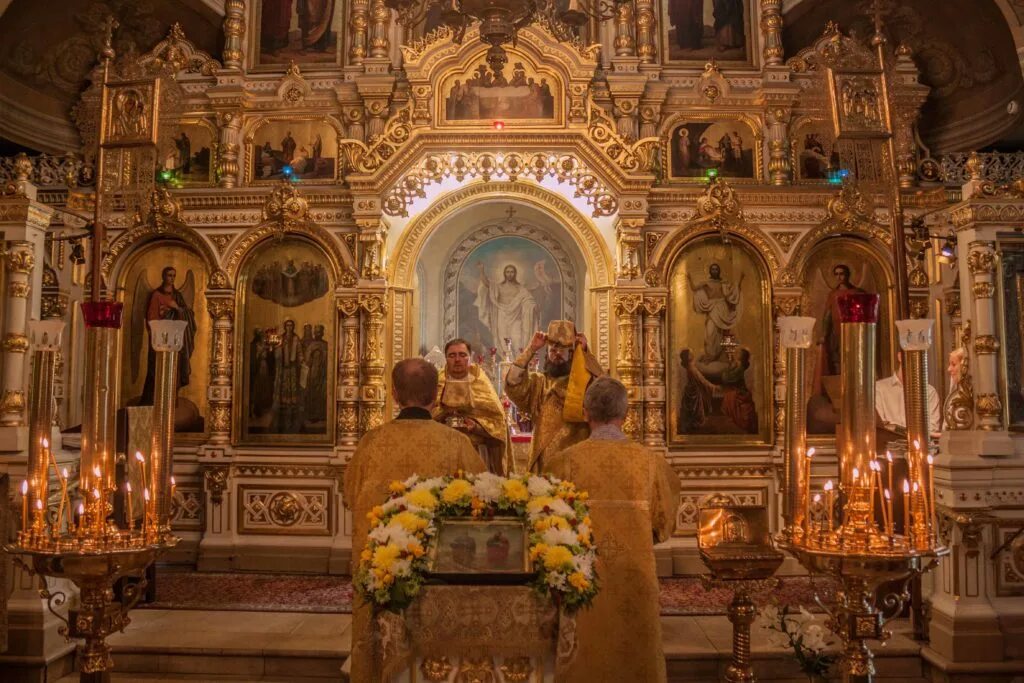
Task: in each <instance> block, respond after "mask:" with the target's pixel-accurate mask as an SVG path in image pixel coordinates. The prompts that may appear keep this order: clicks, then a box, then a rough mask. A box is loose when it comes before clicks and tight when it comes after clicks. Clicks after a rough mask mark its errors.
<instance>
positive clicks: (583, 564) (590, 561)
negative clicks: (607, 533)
mask: <svg viewBox="0 0 1024 683" xmlns="http://www.w3.org/2000/svg"><path fill="white" fill-rule="evenodd" d="M596 559H597V556H596V555H595V554H594V553H593V552H592V551H591V552H587V553H583V554H582V555H577V556H576V557H574V558H572V563H573V565H574V566H575V567H576V571H578V572H580V573H582V574H583V576H585V577H587V578H588V579H592V578H594V561H595V560H596Z"/></svg>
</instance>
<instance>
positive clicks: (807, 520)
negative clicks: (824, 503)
mask: <svg viewBox="0 0 1024 683" xmlns="http://www.w3.org/2000/svg"><path fill="white" fill-rule="evenodd" d="M813 457H814V447H811V448H809V449H807V463H806V467H805V468H804V487H805V488H804V505H805V506H806V507H805V508H804V533H809V532H810V530H811V509H810V508H811V458H813Z"/></svg>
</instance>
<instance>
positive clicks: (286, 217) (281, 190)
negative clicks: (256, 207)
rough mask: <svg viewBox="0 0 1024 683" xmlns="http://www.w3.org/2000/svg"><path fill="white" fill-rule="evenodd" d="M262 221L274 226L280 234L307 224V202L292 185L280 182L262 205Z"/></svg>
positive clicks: (284, 181) (283, 181) (285, 181)
mask: <svg viewBox="0 0 1024 683" xmlns="http://www.w3.org/2000/svg"><path fill="white" fill-rule="evenodd" d="M263 220H264V221H267V222H269V223H273V224H275V225H276V226H277V228H278V230H279V231H280V232H286V231H288V230H293V229H295V227H296V226H300V225H305V224H306V223H307V222H309V202H308V201H306V199H305V197H303V196H302V195H301V194H299V189H298V188H297V187H296V186H295V185H294V184H293V183H290V182H288V181H287V180H282V181H281V182H280V183H279V184H278V185H276V186H275V187H274V189H273V190H272V191H271V193H270V196H269V197H267V201H266V203H264V204H263Z"/></svg>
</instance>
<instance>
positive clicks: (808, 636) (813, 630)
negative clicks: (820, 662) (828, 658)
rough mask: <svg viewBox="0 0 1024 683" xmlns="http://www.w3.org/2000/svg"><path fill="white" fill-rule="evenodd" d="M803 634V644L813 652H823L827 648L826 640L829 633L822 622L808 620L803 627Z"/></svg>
mask: <svg viewBox="0 0 1024 683" xmlns="http://www.w3.org/2000/svg"><path fill="white" fill-rule="evenodd" d="M801 633H802V634H803V637H804V640H803V646H804V647H806V648H807V649H808V650H811V651H813V652H821V651H822V650H824V649H825V646H826V645H827V644H828V643H827V642H826V640H825V637H826V634H827V633H828V632H827V631H826V630H825V628H824V627H823V626H822V625H821V624H816V623H814V622H807V623H805V624H804V625H803V628H802V629H801Z"/></svg>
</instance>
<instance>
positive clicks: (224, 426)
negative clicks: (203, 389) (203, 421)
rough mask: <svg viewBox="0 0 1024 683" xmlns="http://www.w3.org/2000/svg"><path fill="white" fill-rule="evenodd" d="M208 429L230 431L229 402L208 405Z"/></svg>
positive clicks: (222, 431) (221, 431)
mask: <svg viewBox="0 0 1024 683" xmlns="http://www.w3.org/2000/svg"><path fill="white" fill-rule="evenodd" d="M210 430H211V431H213V432H220V433H221V434H223V433H226V432H230V431H231V404H230V403H228V404H223V403H218V404H211V405H210Z"/></svg>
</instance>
